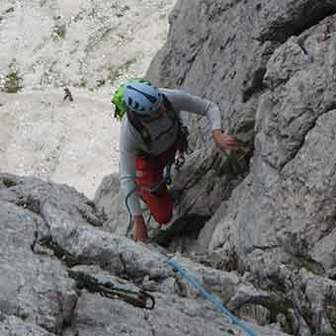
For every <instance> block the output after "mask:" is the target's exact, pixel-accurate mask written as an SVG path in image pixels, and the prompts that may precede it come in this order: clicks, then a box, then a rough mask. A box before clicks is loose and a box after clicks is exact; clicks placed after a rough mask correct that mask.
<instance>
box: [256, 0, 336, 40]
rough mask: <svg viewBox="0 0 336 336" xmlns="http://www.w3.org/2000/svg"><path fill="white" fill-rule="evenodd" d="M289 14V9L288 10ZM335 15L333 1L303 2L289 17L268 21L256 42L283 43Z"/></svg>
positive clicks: (312, 0) (335, 8) (335, 7)
mask: <svg viewBox="0 0 336 336" xmlns="http://www.w3.org/2000/svg"><path fill="white" fill-rule="evenodd" d="M289 12H290V9H289ZM335 13H336V6H335V4H334V3H333V1H325V2H324V3H322V2H319V1H314V0H311V1H304V2H301V5H300V6H299V7H297V8H295V9H294V13H291V14H292V15H291V16H289V17H281V16H280V17H279V18H277V17H276V18H275V20H274V21H273V20H272V18H271V19H270V24H269V27H268V28H267V31H265V32H263V33H261V34H260V35H259V36H258V40H259V41H261V42H265V41H277V42H280V43H283V42H285V41H286V40H287V39H288V38H289V37H290V36H298V35H300V34H301V33H303V32H304V31H306V30H308V29H309V28H311V27H313V26H315V25H317V24H318V23H319V22H321V21H322V20H323V19H325V18H327V17H329V16H332V15H334V14H335Z"/></svg>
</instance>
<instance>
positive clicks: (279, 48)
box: [148, 0, 336, 335]
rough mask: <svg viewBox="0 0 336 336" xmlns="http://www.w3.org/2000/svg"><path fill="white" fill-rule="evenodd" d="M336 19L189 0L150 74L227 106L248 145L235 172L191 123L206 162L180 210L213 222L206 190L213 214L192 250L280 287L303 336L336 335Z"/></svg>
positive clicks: (305, 1) (282, 6) (287, 325)
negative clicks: (334, 333) (201, 252)
mask: <svg viewBox="0 0 336 336" xmlns="http://www.w3.org/2000/svg"><path fill="white" fill-rule="evenodd" d="M334 13H336V3H335V2H334V1H309V0H302V1H289V0H288V1H281V2H279V1H249V2H247V1H223V2H221V3H215V2H212V1H206V0H199V1H194V2H193V3H192V4H190V3H188V2H187V1H179V3H178V5H177V6H176V8H175V9H174V11H173V13H172V14H171V16H170V20H171V24H172V26H171V30H170V34H169V38H168V41H167V43H166V45H165V47H164V48H163V49H162V50H161V51H160V53H159V54H158V55H157V57H156V58H155V59H154V61H153V62H152V65H151V67H150V69H149V71H148V75H149V77H151V78H152V79H153V80H155V81H157V82H158V83H159V85H164V86H173V87H181V88H184V89H187V90H189V91H191V92H193V93H195V94H198V95H202V96H206V97H207V98H210V99H213V100H215V101H217V102H218V103H219V105H220V107H221V108H222V110H223V124H224V127H225V128H226V129H227V130H228V131H229V132H232V133H234V134H236V135H237V136H238V137H240V138H241V139H242V140H244V141H245V144H246V147H247V151H250V153H251V160H250V161H248V159H249V158H250V155H247V157H246V158H247V160H246V161H245V162H244V160H245V158H244V159H243V160H242V162H240V161H239V160H238V161H237V160H236V161H235V162H236V163H238V164H239V167H240V169H237V170H236V171H235V172H234V174H233V175H232V170H228V169H227V159H226V158H225V157H220V156H219V155H218V153H217V152H214V151H213V150H212V148H211V146H209V141H210V140H209V139H208V138H204V136H203V137H202V136H201V135H203V134H204V132H203V129H202V127H203V125H202V124H201V128H200V127H196V122H197V120H188V121H187V122H188V123H189V126H190V127H191V128H192V131H193V139H192V143H193V145H194V148H195V153H196V154H195V156H196V157H197V158H198V159H194V158H192V159H191V160H190V162H191V163H190V164H189V165H188V171H186V170H185V171H183V172H182V173H181V175H180V178H178V179H177V181H178V188H179V189H180V190H184V189H187V190H188V191H184V192H181V194H182V195H181V198H180V207H179V210H180V213H181V214H190V213H193V214H195V215H197V214H198V215H200V216H201V215H204V207H203V208H202V209H203V210H200V209H201V206H200V202H201V201H198V200H200V199H201V198H202V199H203V200H204V196H205V195H206V199H207V204H211V206H210V207H208V206H205V209H208V210H207V214H208V215H211V216H212V218H211V220H210V221H208V222H207V224H206V225H205V226H204V228H203V230H202V231H201V233H200V234H199V236H198V240H197V242H196V244H195V243H194V244H193V245H192V246H191V249H196V250H198V251H199V249H201V250H203V251H208V252H211V253H213V254H215V255H217V256H219V258H220V259H222V261H223V264H224V266H223V267H224V268H225V267H233V268H234V269H236V270H239V271H240V272H242V273H243V272H246V271H248V272H250V273H251V274H252V277H253V278H254V284H257V283H258V284H259V286H260V287H261V288H263V289H270V288H277V290H278V292H279V295H280V296H281V297H282V298H283V299H284V300H285V301H286V302H287V303H286V305H284V306H283V308H285V309H284V310H283V311H282V313H283V314H284V316H285V318H284V319H283V320H282V322H283V323H282V325H283V327H284V330H287V331H288V332H289V333H293V334H295V335H312V334H318V333H321V332H327V331H332V330H334V331H335V330H336V321H335V313H336V304H335V302H336V297H335V293H336V282H335V280H336V278H335V269H336V253H335V250H336V236H335V235H336V221H335V214H336V212H335V201H336V198H335V197H336V194H335V190H336V186H335V181H336V179H335V177H336V176H335V171H336V170H335V169H336V168H335V167H336V156H335V153H336V141H335V126H336V94H335V85H336V82H335V79H336V77H335V67H336V63H335V62H336V57H335V54H336V48H335V41H336V16H335V15H334ZM209 147H210V149H209ZM191 171H193V174H191ZM200 172H203V174H200ZM204 172H205V173H204ZM186 177H188V178H186ZM185 181H187V183H185ZM233 181H234V182H233ZM190 225H191V224H190ZM195 246H196V247H195ZM228 265H230V266H228ZM308 311H309V313H308ZM290 315H291V317H289V316H290ZM285 321H286V322H285Z"/></svg>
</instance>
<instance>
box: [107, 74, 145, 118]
mask: <svg viewBox="0 0 336 336" xmlns="http://www.w3.org/2000/svg"><path fill="white" fill-rule="evenodd" d="M130 82H133V83H134V82H137V83H147V84H151V82H150V81H148V80H146V79H144V78H133V79H130V80H128V81H127V82H126V83H124V84H121V85H120V86H119V87H118V88H117V90H116V91H115V92H114V95H113V97H112V104H114V106H115V110H114V117H115V118H116V119H118V120H119V121H120V120H121V119H122V117H123V116H124V114H125V113H126V111H127V105H126V103H125V101H124V92H125V89H126V86H127V84H128V83H130Z"/></svg>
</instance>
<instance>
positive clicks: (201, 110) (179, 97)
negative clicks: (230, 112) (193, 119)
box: [161, 89, 222, 130]
mask: <svg viewBox="0 0 336 336" xmlns="http://www.w3.org/2000/svg"><path fill="white" fill-rule="evenodd" d="M161 91H162V92H163V93H164V94H166V96H167V98H168V99H169V101H170V102H171V104H172V105H173V107H174V108H175V109H176V110H177V111H187V112H191V113H196V114H199V115H203V116H207V118H208V120H209V124H210V129H211V130H216V129H221V128H222V118H221V112H220V109H219V107H218V105H217V104H215V103H213V102H212V101H210V100H207V99H204V98H201V97H198V96H194V95H192V94H190V93H188V92H186V91H183V90H171V89H161Z"/></svg>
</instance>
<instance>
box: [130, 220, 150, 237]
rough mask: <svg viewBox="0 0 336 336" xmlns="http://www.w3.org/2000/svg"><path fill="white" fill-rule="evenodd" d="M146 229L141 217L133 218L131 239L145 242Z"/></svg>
mask: <svg viewBox="0 0 336 336" xmlns="http://www.w3.org/2000/svg"><path fill="white" fill-rule="evenodd" d="M147 238H148V236H147V227H146V223H145V219H144V218H143V216H142V215H139V216H134V218H133V239H134V240H135V241H141V242H145V241H146V240H147Z"/></svg>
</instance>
